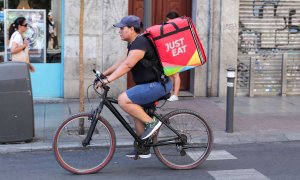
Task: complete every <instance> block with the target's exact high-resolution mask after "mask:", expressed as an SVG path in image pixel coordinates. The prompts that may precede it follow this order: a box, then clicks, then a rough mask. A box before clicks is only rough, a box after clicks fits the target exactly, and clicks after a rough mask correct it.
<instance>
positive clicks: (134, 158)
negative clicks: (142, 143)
mask: <svg viewBox="0 0 300 180" xmlns="http://www.w3.org/2000/svg"><path fill="white" fill-rule="evenodd" d="M131 159H133V160H138V159H140V157H139V155H136V156H134V157H132V158H131Z"/></svg>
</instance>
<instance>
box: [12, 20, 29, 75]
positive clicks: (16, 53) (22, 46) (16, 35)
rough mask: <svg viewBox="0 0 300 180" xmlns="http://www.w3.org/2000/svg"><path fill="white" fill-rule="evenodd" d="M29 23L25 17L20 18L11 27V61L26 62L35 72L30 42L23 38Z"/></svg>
mask: <svg viewBox="0 0 300 180" xmlns="http://www.w3.org/2000/svg"><path fill="white" fill-rule="evenodd" d="M27 25H28V24H27V22H26V19H25V18H24V17H18V18H17V19H16V20H15V21H14V23H12V24H11V25H10V27H9V30H8V31H9V32H8V33H9V34H8V37H9V48H10V52H11V60H12V61H19V62H25V63H28V64H29V69H30V71H31V72H34V67H33V66H32V65H31V64H30V62H29V49H28V45H29V41H28V40H26V39H24V38H23V33H24V32H26V31H27Z"/></svg>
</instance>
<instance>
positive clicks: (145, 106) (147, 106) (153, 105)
mask: <svg viewBox="0 0 300 180" xmlns="http://www.w3.org/2000/svg"><path fill="white" fill-rule="evenodd" d="M170 97H171V93H168V94H166V95H164V96H162V97H160V98H159V99H157V100H156V101H154V102H151V103H148V104H143V105H141V106H142V107H143V108H145V109H149V108H154V107H155V106H156V105H155V103H156V102H157V101H160V100H167V99H169V98H170Z"/></svg>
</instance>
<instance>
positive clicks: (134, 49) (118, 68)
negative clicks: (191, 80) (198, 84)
mask: <svg viewBox="0 0 300 180" xmlns="http://www.w3.org/2000/svg"><path fill="white" fill-rule="evenodd" d="M113 26H114V27H116V28H119V34H120V37H121V39H122V40H123V41H127V42H128V47H127V49H128V51H127V56H126V58H124V59H122V60H121V61H118V62H116V63H115V64H113V65H112V66H111V67H110V68H108V69H107V70H105V71H104V72H103V75H104V76H106V79H104V80H103V82H104V83H105V84H107V83H111V82H113V81H114V80H116V79H119V78H120V77H122V76H123V75H125V74H127V73H128V72H129V71H131V73H132V75H133V80H134V82H135V84H136V85H135V86H134V87H132V88H130V89H128V90H126V91H125V92H123V93H121V94H120V95H119V97H118V104H119V105H120V107H121V108H122V109H123V110H124V111H125V112H127V113H128V114H129V115H131V116H132V117H133V118H134V123H135V130H136V133H137V135H138V136H140V137H141V139H142V140H145V139H147V138H149V137H150V136H151V135H152V134H153V133H154V132H155V131H156V130H157V129H158V128H159V127H160V126H161V122H160V121H158V120H156V119H155V118H151V117H150V116H149V115H148V114H147V113H146V112H145V111H144V109H143V105H145V104H149V103H151V102H154V101H156V100H157V99H159V98H160V97H162V96H164V95H166V94H168V93H169V92H170V91H171V89H172V82H171V81H170V80H169V78H168V77H166V76H164V73H163V68H162V65H161V63H160V60H159V58H158V56H157V53H156V50H155V48H154V46H153V45H152V43H151V41H149V40H148V39H147V37H145V36H144V35H142V34H140V33H141V29H142V27H143V23H142V22H141V20H140V18H139V17H137V16H133V15H130V16H125V17H124V18H122V19H121V21H120V22H119V23H117V24H114V25H113ZM137 155H138V156H139V157H140V158H149V157H151V154H150V150H148V151H146V152H138V151H137V149H136V148H135V149H134V150H133V151H132V152H130V153H128V154H127V155H126V156H127V157H131V158H134V157H136V156H137Z"/></svg>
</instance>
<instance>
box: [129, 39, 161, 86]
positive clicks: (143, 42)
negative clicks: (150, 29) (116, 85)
mask: <svg viewBox="0 0 300 180" xmlns="http://www.w3.org/2000/svg"><path fill="white" fill-rule="evenodd" d="M131 50H143V51H145V55H144V57H143V59H142V60H140V61H139V62H137V63H136V65H135V66H134V67H133V68H132V69H131V72H132V75H133V80H134V82H135V83H136V84H144V83H149V82H154V81H158V75H157V73H156V72H155V71H154V69H153V67H152V66H153V64H152V63H151V61H154V62H158V61H159V58H158V57H157V54H156V50H155V49H154V46H153V45H152V44H151V42H150V41H149V40H148V39H147V38H146V37H145V36H144V35H140V36H138V37H137V38H136V39H135V40H134V41H133V42H132V43H131V44H129V45H128V53H129V51H131Z"/></svg>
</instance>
